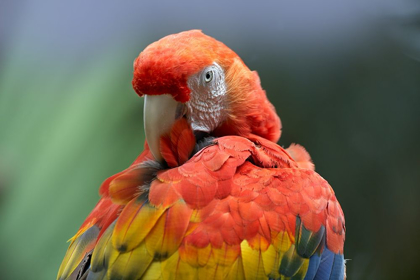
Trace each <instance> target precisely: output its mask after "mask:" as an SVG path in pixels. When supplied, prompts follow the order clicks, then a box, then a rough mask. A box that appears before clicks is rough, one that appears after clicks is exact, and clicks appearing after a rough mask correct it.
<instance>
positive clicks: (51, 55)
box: [0, 0, 420, 279]
mask: <svg viewBox="0 0 420 280" xmlns="http://www.w3.org/2000/svg"><path fill="white" fill-rule="evenodd" d="M188 29H202V30H203V31H204V32H205V33H207V34H209V35H211V36H213V37H215V38H217V39H219V40H221V41H223V42H224V43H225V44H227V45H228V46H229V47H231V48H232V49H234V50H235V51H236V52H237V53H238V54H239V55H240V56H241V57H242V58H243V60H244V61H245V63H247V65H248V66H249V67H250V68H251V69H253V70H257V71H258V72H259V74H260V77H261V81H262V85H263V87H264V88H265V89H266V91H267V93H268V96H269V98H270V99H271V100H272V102H273V103H274V104H275V106H276V108H277V111H278V113H279V115H280V117H281V119H282V121H283V135H282V138H281V139H280V141H279V143H280V144H281V145H284V146H288V145H290V143H299V144H302V145H304V146H305V147H306V148H307V150H308V151H309V152H310V153H311V155H312V157H313V160H314V162H315V164H316V168H317V171H318V172H319V173H321V174H322V176H323V177H324V178H326V179H327V180H328V181H329V182H330V183H331V185H332V186H333V187H334V189H335V192H336V195H337V197H338V198H339V200H340V202H341V204H342V207H343V209H344V211H345V214H346V226H347V240H346V246H345V255H346V258H348V259H351V261H349V262H348V270H347V271H348V275H349V279H418V278H419V275H420V266H419V261H420V253H419V252H420V250H419V248H420V231H419V229H420V221H419V214H420V203H419V197H420V195H419V193H420V188H419V182H420V144H419V139H420V138H419V136H420V3H419V2H418V1H414V0H413V1H409V0H400V1H392V0H389V1H388V0H377V1H361V0H357V1H283V2H280V1H271V2H270V1H267V2H264V3H261V2H257V1H253V2H249V3H246V2H244V1H241V2H239V1H237V2H229V3H228V2H227V1H226V2H223V1H211V2H209V1H202V2H199V1H186V2H182V3H179V2H178V1H156V2H152V1H150V2H146V1H79V0H76V1H53V0H43V1H41V0H38V1H25V0H22V1H14V0H2V1H1V2H0V271H1V276H0V278H1V279H54V278H55V277H56V272H57V270H58V267H59V265H60V262H61V260H62V257H63V256H64V253H65V250H66V248H67V244H66V240H68V239H69V238H70V237H71V236H72V235H73V234H74V233H75V232H76V231H77V229H78V227H79V226H80V224H81V223H82V222H83V220H84V218H85V217H86V216H87V214H88V213H89V211H90V210H91V209H92V207H93V206H94V204H95V203H96V201H97V200H98V198H99V197H98V194H97V189H98V186H99V185H100V183H101V182H102V181H103V180H104V179H105V178H107V177H108V176H110V175H112V174H114V173H116V172H118V171H120V170H122V169H124V168H125V167H127V166H128V165H129V164H130V163H131V161H132V160H133V159H134V158H135V157H136V155H137V154H138V153H140V152H141V151H142V147H143V141H144V135H143V124H142V113H143V109H142V106H143V101H142V99H141V98H138V97H137V96H136V94H135V93H134V91H133V90H132V88H131V78H132V62H133V60H134V58H135V57H136V56H137V55H138V53H139V52H140V51H141V50H142V49H144V48H145V47H146V46H147V45H148V44H150V43H152V42H154V41H156V40H158V39H159V38H161V37H163V36H165V35H168V34H171V33H176V32H180V31H183V30H188Z"/></svg>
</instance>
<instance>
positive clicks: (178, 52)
mask: <svg viewBox="0 0 420 280" xmlns="http://www.w3.org/2000/svg"><path fill="white" fill-rule="evenodd" d="M132 84H133V88H134V90H135V91H136V92H137V93H138V94H139V95H140V96H144V97H145V108H144V121H145V133H146V143H145V146H144V151H143V152H142V153H141V154H140V155H139V156H138V158H137V159H136V160H135V161H134V162H133V164H132V165H131V166H130V167H128V168H127V169H126V170H124V171H122V172H120V173H118V174H115V175H113V176H111V177H110V178H108V179H107V180H105V181H104V182H103V184H102V186H101V187H100V190H99V193H100V195H101V199H100V200H99V202H98V204H97V205H96V207H95V208H94V209H93V211H92V212H91V214H90V215H89V216H88V217H87V219H86V220H85V222H84V223H83V224H82V226H81V227H80V229H79V231H78V232H77V233H76V235H75V236H74V237H73V238H71V239H70V241H71V242H70V246H69V248H68V250H67V253H66V255H65V257H64V260H63V262H62V264H61V267H60V269H59V272H58V276H57V279H89V280H90V279H343V278H344V277H345V276H344V274H345V264H344V257H343V246H344V238H345V226H344V215H343V212H342V209H341V207H340V205H339V203H338V201H337V200H336V197H335V195H334V191H333V190H332V188H331V186H330V185H329V184H328V183H327V181H325V180H324V179H323V178H322V177H321V176H320V175H318V174H317V173H316V172H315V171H314V165H313V164H312V162H311V159H310V156H309V154H308V153H307V152H306V150H305V149H304V148H303V147H301V146H299V145H292V146H291V147H289V148H288V149H283V148H282V147H280V146H278V145H277V144H276V142H277V141H278V139H279V138H280V133H281V122H280V119H279V117H278V116H277V114H276V111H275V109H274V107H273V105H272V104H271V103H270V102H269V101H268V99H267V97H266V94H265V91H264V90H263V89H262V88H261V86H260V80H259V77H258V75H257V73H256V72H252V71H250V70H249V69H248V67H247V66H246V65H245V64H244V63H243V62H242V60H241V59H240V58H239V57H238V55H237V54H235V53H234V52H233V51H232V50H230V49H229V48H228V47H227V46H225V45H224V44H223V43H221V42H219V41H217V40H215V39H213V38H211V37H209V36H206V35H204V34H203V33H202V32H201V31H197V30H192V31H187V32H182V33H179V34H174V35H170V36H167V37H164V38H163V39H161V40H159V41H157V42H155V43H153V44H151V45H149V46H148V47H147V48H146V49H145V50H144V51H143V52H142V53H140V55H139V57H138V58H137V59H136V60H135V62H134V78H133V81H132Z"/></svg>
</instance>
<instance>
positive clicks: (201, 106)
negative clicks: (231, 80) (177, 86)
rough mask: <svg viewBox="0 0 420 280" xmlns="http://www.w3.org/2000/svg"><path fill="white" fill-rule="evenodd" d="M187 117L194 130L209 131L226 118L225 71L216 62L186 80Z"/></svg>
mask: <svg viewBox="0 0 420 280" xmlns="http://www.w3.org/2000/svg"><path fill="white" fill-rule="evenodd" d="M188 87H189V88H190V90H191V95H190V100H189V101H188V102H187V103H186V105H187V108H188V113H187V117H188V120H189V123H190V124H191V127H192V129H193V130H194V131H203V132H207V133H210V132H211V131H213V130H214V129H215V128H216V127H217V126H218V125H219V124H220V123H221V122H222V121H223V120H224V119H225V118H226V110H225V109H226V90H227V88H226V84H225V73H224V71H223V69H222V67H220V66H219V65H218V64H217V63H213V64H212V65H210V66H208V67H206V68H205V69H204V70H202V71H201V72H199V73H197V74H196V75H194V76H192V77H191V78H190V79H189V80H188Z"/></svg>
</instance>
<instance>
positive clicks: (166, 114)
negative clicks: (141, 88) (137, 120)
mask: <svg viewBox="0 0 420 280" xmlns="http://www.w3.org/2000/svg"><path fill="white" fill-rule="evenodd" d="M185 108H186V107H185V105H184V104H182V103H180V102H177V101H175V99H173V98H172V96H171V95H169V94H162V95H146V96H145V97H144V131H145V134H146V141H147V143H148V144H149V148H150V151H151V152H152V154H153V156H154V158H155V159H156V160H157V161H158V162H163V157H162V155H161V152H160V138H161V136H163V135H165V134H168V133H169V132H170V130H171V128H172V125H173V124H174V122H175V121H176V120H177V119H178V118H180V117H182V116H183V115H184V114H185V113H186V109H185Z"/></svg>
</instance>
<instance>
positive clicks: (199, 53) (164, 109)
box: [132, 30, 281, 161]
mask: <svg viewBox="0 0 420 280" xmlns="http://www.w3.org/2000/svg"><path fill="white" fill-rule="evenodd" d="M132 84H133V88H134V90H135V91H136V92H137V94H138V95H140V96H145V103H144V106H145V108H144V126H145V133H146V140H147V143H148V145H149V147H150V150H151V152H152V154H153V156H154V157H155V159H156V160H158V161H162V155H161V152H160V138H161V137H162V135H164V134H166V133H168V132H169V131H170V130H171V127H172V126H173V124H174V123H175V121H176V120H178V119H180V118H185V119H186V120H187V122H188V124H189V125H190V126H191V129H192V130H193V132H194V134H195V135H196V137H197V138H200V137H203V136H214V137H220V136H225V135H239V136H243V137H247V136H248V135H250V134H255V135H258V136H261V137H264V138H266V139H268V140H271V141H273V142H277V141H278V139H279V138H280V133H281V122H280V119H279V117H278V116H277V114H276V111H275V109H274V106H273V105H272V104H271V103H270V102H269V101H268V99H267V97H266V94H265V91H264V90H263V89H262V88H261V86H260V80H259V77H258V74H257V73H256V72H253V71H250V70H249V68H248V67H247V66H246V65H245V64H244V62H243V61H242V60H241V59H240V58H239V56H238V55H237V54H236V53H235V52H233V51H232V50H231V49H229V48H228V47H227V46H226V45H224V44H223V43H221V42H219V41H217V40H215V39H213V38H212V37H209V36H207V35H205V34H203V33H202V32H201V31H199V30H191V31H185V32H181V33H179V34H173V35H169V36H167V37H164V38H162V39H161V40H159V41H157V42H155V43H153V44H151V45H149V46H148V47H147V48H146V49H144V51H142V52H141V53H140V55H139V56H138V57H137V58H136V60H135V61H134V77H133V81H132ZM197 140H199V139H197Z"/></svg>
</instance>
